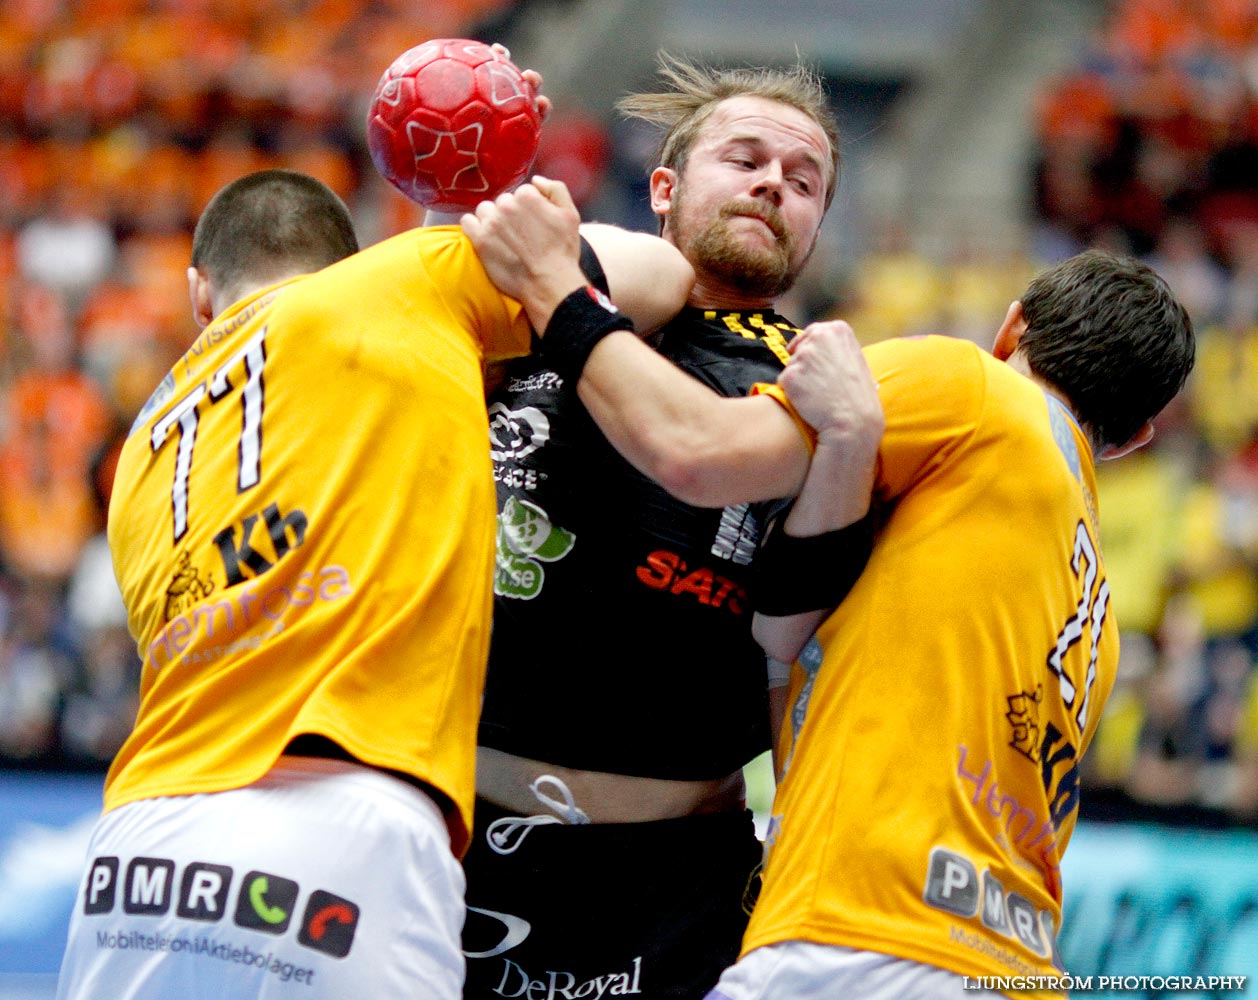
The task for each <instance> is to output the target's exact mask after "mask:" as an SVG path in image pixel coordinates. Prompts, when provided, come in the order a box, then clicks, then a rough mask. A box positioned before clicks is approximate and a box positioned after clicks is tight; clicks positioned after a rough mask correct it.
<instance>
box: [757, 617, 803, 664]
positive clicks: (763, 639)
mask: <svg viewBox="0 0 1258 1000" xmlns="http://www.w3.org/2000/svg"><path fill="white" fill-rule="evenodd" d="M786 622H787V620H786V619H783V618H777V617H771V616H769V615H762V614H755V615H753V616H752V619H751V637H752V638H753V639H755V640H756V642H757V643H759V644H760V648H761V649H763V650H764V652H765V655H767V656H771V657H772V658H773V659H775V660H780V661H781V662H783V663H794V662H795V660H796V658H797V657H798V656H799V652H800V650H801V649H803V648H804V643H805V642H806V641H807V636H800V635H799V633H798V632H797V631H796V630H794V629H790V628H787V627H785V626H786Z"/></svg>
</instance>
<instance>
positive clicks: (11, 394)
mask: <svg viewBox="0 0 1258 1000" xmlns="http://www.w3.org/2000/svg"><path fill="white" fill-rule="evenodd" d="M593 5H594V3H593V0H590V2H589V3H586V4H585V5H584V6H585V7H586V9H587V11H588V10H589V9H590V8H591V7H592V6H593ZM691 6H692V7H693V6H694V5H693V4H692V5H691ZM922 6H923V7H928V6H930V5H929V4H923V5H922ZM976 6H977V7H978V8H980V10H979V13H980V14H981V13H982V9H983V8H984V6H985V5H984V4H982V3H978V4H976ZM1001 6H1002V5H999V4H997V5H994V6H993V5H991V4H988V5H986V9H988V10H989V11H990V10H992V9H999V8H1000V7H1001ZM1014 6H1016V5H1014ZM542 7H544V8H545V9H541V8H542ZM581 7H582V4H581V3H579V2H577V0H551V2H550V3H548V4H544V5H539V4H538V3H525V2H509V0H439V2H438V0H426V2H423V3H418V2H413V0H388V2H377V3H373V4H362V3H354V2H350V0H253V2H252V3H250V4H241V3H238V2H236V0H6V2H5V3H4V5H3V7H2V8H0V764H2V765H3V766H7V767H9V768H18V769H32V768H48V769H61V770H64V769H93V770H99V769H103V768H104V767H105V766H107V764H108V761H109V760H110V759H111V757H112V755H113V753H114V752H115V750H116V749H117V747H118V746H119V743H120V741H121V740H122V739H123V737H124V736H125V734H126V733H127V731H128V730H129V727H130V725H131V721H132V718H133V716H134V712H135V707H136V687H137V682H138V672H139V662H138V659H137V657H136V653H135V649H134V646H133V644H132V642H131V640H130V638H129V636H128V634H127V629H126V622H125V616H124V613H123V610H122V606H121V601H120V598H119V596H118V594H117V588H116V585H115V584H114V581H113V574H112V568H111V565H110V561H109V556H108V551H107V548H106V546H105V543H104V540H103V534H102V532H103V525H104V518H105V512H106V508H107V504H108V500H109V492H110V485H111V482H112V474H113V462H114V459H115V456H116V451H117V449H118V447H119V445H120V442H121V440H122V438H123V437H124V436H125V434H126V431H127V428H128V427H129V425H130V423H131V421H132V419H133V417H134V415H135V414H136V412H137V411H138V410H139V408H140V406H141V405H142V403H143V402H144V400H145V399H146V397H147V396H148V394H149V392H150V391H151V389H152V388H153V387H154V386H155V385H156V384H157V382H158V381H159V379H160V378H161V376H162V375H163V374H164V373H165V371H166V369H167V368H168V367H169V366H170V365H171V364H172V363H173V361H174V360H175V359H176V358H178V356H179V355H180V354H181V353H182V352H183V350H184V349H185V347H187V346H188V345H189V344H190V343H191V341H192V339H193V337H194V333H195V327H194V325H193V323H192V319H191V315H190V310H189V306H188V303H187V287H186V281H185V278H184V269H185V267H186V266H187V261H188V256H189V250H190V244H191V231H192V226H193V223H194V222H195V220H196V218H197V215H198V213H199V212H200V210H201V209H202V207H203V206H204V205H205V203H206V201H207V200H208V199H209V197H210V196H211V195H212V194H213V193H214V192H215V191H216V190H217V189H218V188H219V187H220V186H221V185H222V184H224V183H226V182H227V181H229V180H231V179H233V178H235V177H237V176H239V175H240V174H243V173H245V172H248V171H250V170H253V169H257V168H260V167H265V166H285V167H291V168H295V169H299V170H304V171H307V172H309V173H312V174H314V175H315V176H317V177H319V178H321V179H322V180H324V181H325V182H327V183H328V184H329V185H331V187H332V188H333V189H334V190H336V191H337V192H338V193H339V194H340V195H341V196H342V197H343V198H344V199H345V200H346V202H347V203H348V204H349V205H350V207H351V209H352V211H353V213H354V216H355V220H356V224H357V226H358V230H359V236H360V240H361V241H362V242H363V243H364V244H370V243H373V242H375V241H377V240H379V239H381V238H384V237H386V236H389V235H392V234H393V233H396V232H399V231H401V230H402V229H405V228H407V227H409V226H413V225H415V224H417V223H418V222H419V221H420V214H419V211H418V210H417V209H416V208H415V206H413V205H411V204H409V203H408V202H406V201H405V200H404V199H402V198H401V196H400V195H398V194H396V193H395V192H394V191H393V190H392V189H391V188H389V187H388V186H387V185H385V184H384V183H383V182H382V181H380V180H379V179H378V177H377V176H376V175H375V172H374V170H373V169H372V167H371V164H370V160H369V158H368V156H367V153H366V149H365V144H364V118H365V111H366V107H367V102H368V99H369V97H370V94H371V91H372V89H373V88H374V86H375V84H376V81H377V79H378V77H379V75H380V73H381V72H382V71H383V69H384V68H385V67H386V66H388V64H389V63H390V62H391V61H392V60H393V58H394V57H395V56H396V55H398V54H399V53H400V52H401V51H402V50H404V49H406V48H409V47H411V46H412V45H416V44H419V43H420V42H422V41H424V40H426V39H428V38H433V37H450V36H468V37H479V38H482V39H483V40H486V41H505V42H507V43H508V44H512V42H513V39H515V38H517V37H519V38H521V39H522V42H523V45H524V47H523V48H520V47H514V46H513V51H514V54H515V55H516V57H517V60H518V61H519V62H521V63H522V64H524V65H534V66H535V68H537V69H539V70H541V71H542V72H543V74H547V73H548V71H549V70H548V64H547V62H546V61H545V59H544V58H543V57H542V56H541V55H538V56H537V61H536V62H530V61H529V60H528V59H527V58H525V57H524V56H527V55H529V54H530V49H529V41H528V38H529V36H528V35H527V34H523V35H521V34H520V33H521V31H522V26H527V25H528V24H529V23H530V19H531V18H535V17H536V18H542V17H545V18H548V19H549V21H548V23H559V22H557V21H556V19H560V20H561V19H562V18H563V17H564V16H566V15H568V14H569V13H572V15H573V16H577V15H578V14H579V13H580V12H579V8H581ZM1003 8H1004V10H1005V11H1006V12H1008V11H1009V10H1010V9H1012V8H1011V7H1010V5H1008V4H1004V5H1003ZM1080 9H1087V10H1088V11H1090V12H1091V13H1092V17H1091V18H1090V19H1089V20H1088V29H1087V30H1086V31H1085V32H1080V33H1079V34H1078V38H1079V40H1078V43H1077V44H1073V43H1072V45H1071V47H1070V51H1069V52H1068V53H1067V54H1066V55H1065V57H1064V58H1060V59H1058V60H1057V62H1056V64H1055V65H1054V67H1053V69H1052V71H1051V72H1045V73H1043V74H1041V75H1038V76H1037V77H1036V78H1035V79H1034V80H1033V81H1031V82H1030V84H1029V89H1028V93H1029V94H1030V100H1029V103H1028V104H1027V106H1026V122H1025V141H1023V142H1021V143H1020V145H1019V147H1018V150H1017V152H1018V155H1017V157H1016V162H1013V163H1011V164H1009V165H1008V170H1009V171H1011V172H1012V175H1013V177H1014V180H1013V181H1012V182H1011V183H1012V185H1013V190H1015V191H1016V192H1017V196H1018V197H1017V199H1016V204H1015V205H1014V206H1013V208H1010V207H1009V206H1004V207H1003V208H1002V209H1001V211H1002V212H1003V213H1004V214H1005V215H1009V216H1012V217H1010V218H1006V219H1004V222H1005V225H1003V226H1000V227H991V226H984V225H981V224H975V223H974V220H973V219H971V220H969V224H965V223H964V222H957V223H956V224H951V223H950V224H947V225H942V226H941V225H940V224H939V219H938V218H935V219H933V220H924V218H923V214H922V209H921V206H920V204H919V203H916V202H914V203H912V204H910V203H908V202H905V201H901V203H899V204H897V202H896V199H894V198H891V199H888V198H886V197H882V198H872V197H871V204H872V205H873V207H870V208H868V209H866V208H865V207H864V205H863V203H862V191H866V192H871V193H877V192H879V191H884V192H885V187H886V185H885V184H881V186H880V175H879V174H878V171H879V170H880V169H881V168H880V166H879V160H878V158H877V156H876V154H874V153H870V152H866V150H868V149H871V148H872V147H873V146H874V145H875V144H877V143H878V142H879V141H880V140H882V139H884V138H885V137H886V136H888V135H890V134H894V130H895V127H896V126H895V121H896V117H895V116H896V112H897V105H898V103H899V102H902V101H905V100H909V99H911V98H912V95H913V92H914V81H913V80H912V79H894V78H888V77H887V76H886V75H885V74H881V75H880V74H878V73H872V74H865V75H863V76H862V74H860V73H859V72H857V73H853V72H851V71H850V70H849V71H843V70H842V69H840V70H834V69H833V68H832V67H830V66H828V65H827V64H826V62H825V61H824V60H823V59H814V58H812V57H811V56H809V58H808V61H811V62H814V63H816V64H817V65H818V68H820V69H821V70H822V72H823V73H825V74H826V75H827V77H828V79H829V81H830V83H831V84H832V94H833V96H834V100H835V105H836V110H837V111H838V112H839V114H840V118H841V120H842V121H843V122H844V123H845V130H846V135H845V154H846V155H847V158H848V166H847V168H846V171H847V174H846V175H845V180H844V185H845V186H844V188H843V189H841V190H842V191H846V194H844V195H842V196H841V197H840V199H839V202H838V204H837V207H836V210H835V212H834V213H833V218H832V220H831V224H829V225H828V227H827V230H826V232H825V234H824V236H823V239H822V240H821V242H820V244H819V247H818V250H817V253H816V254H815V256H814V258H813V260H812V262H811V263H810V265H809V268H808V270H807V272H806V274H805V276H804V279H803V280H802V281H801V283H800V285H799V286H798V287H797V288H796V289H795V290H793V291H792V293H791V294H790V296H789V298H788V301H787V302H786V303H784V305H783V310H782V311H783V312H785V313H786V314H787V315H790V316H791V317H792V318H795V319H797V320H798V321H800V322H804V321H808V320H812V319H817V318H823V317H831V316H838V317H842V318H845V319H848V320H849V321H850V322H852V324H853V326H854V327H855V328H856V329H857V332H858V334H859V335H860V336H861V337H862V339H864V340H865V341H867V342H872V341H875V340H878V339H882V338H885V337H895V336H903V335H906V334H918V333H928V332H929V333H943V334H947V335H951V336H958V337H966V338H969V339H972V340H974V341H976V342H978V343H980V344H983V345H984V346H988V345H989V342H990V337H991V336H992V335H993V334H994V332H995V330H996V328H997V326H998V325H999V322H1000V320H1001V318H1002V317H1003V316H1004V312H1005V309H1006V307H1007V306H1008V304H1009V302H1010V301H1012V300H1013V299H1014V298H1016V297H1017V295H1018V294H1019V293H1020V292H1021V290H1022V289H1023V288H1024V287H1025V285H1026V282H1027V280H1028V278H1029V277H1030V276H1031V275H1032V274H1034V273H1035V271H1036V270H1037V269H1038V268H1039V267H1042V266H1044V265H1046V264H1048V263H1051V262H1053V261H1055V260H1058V259H1061V258H1062V257H1064V256H1067V255H1069V254H1071V253H1073V252H1075V251H1077V250H1079V249H1081V248H1083V247H1086V246H1105V247H1108V248H1111V249H1115V250H1120V251H1123V252H1128V253H1132V254H1135V255H1137V256H1139V257H1141V258H1143V259H1145V260H1146V261H1148V262H1149V263H1150V264H1152V265H1153V266H1154V267H1155V268H1156V269H1157V270H1158V271H1159V272H1160V273H1162V274H1163V275H1164V276H1165V277H1166V279H1167V280H1168V281H1169V282H1170V283H1171V285H1172V286H1173V287H1174V288H1175V289H1176V291H1177V292H1178V293H1179V294H1180V296H1181V297H1182V298H1183V300H1184V302H1185V304H1186V305H1187V306H1188V308H1189V309H1190V311H1191V312H1192V314H1193V316H1194V319H1195V321H1196V323H1197V326H1198V331H1199V335H1200V346H1199V352H1198V363H1197V371H1196V373H1195V375H1194V377H1193V380H1192V383H1191V385H1190V386H1189V387H1188V389H1187V390H1186V391H1185V393H1184V394H1183V395H1182V396H1181V398H1180V399H1178V400H1177V401H1176V403H1175V404H1173V405H1172V407H1171V409H1170V410H1169V411H1168V412H1167V413H1166V414H1165V415H1164V416H1163V417H1162V418H1161V419H1160V421H1159V422H1158V435H1157V438H1156V440H1155V442H1154V444H1153V445H1152V446H1151V447H1150V448H1148V449H1146V450H1144V451H1142V452H1140V453H1138V454H1137V455H1135V456H1132V457H1130V458H1127V459H1125V460H1124V461H1122V462H1119V463H1114V464H1108V465H1104V466H1102V468H1101V469H1100V480H1101V512H1102V513H1101V518H1102V535H1103V544H1104V549H1105V554H1106V561H1107V566H1108V569H1109V573H1110V577H1111V582H1112V586H1113V591H1114V593H1115V598H1114V602H1115V605H1114V606H1115V612H1116V614H1117V615H1118V619H1119V622H1120V625H1121V626H1122V628H1123V636H1124V646H1123V655H1122V661H1121V668H1120V678H1119V683H1118V686H1117V688H1116V690H1115V693H1114V695H1113V697H1112V699H1111V702H1110V705H1109V707H1108V710H1107V713H1106V716H1105V718H1104V721H1103V723H1102V726H1101V730H1100V733H1099V736H1098V739H1097V743H1096V745H1095V746H1094V748H1093V751H1092V753H1091V756H1090V759H1089V761H1088V773H1087V782H1088V786H1087V789H1088V790H1087V793H1086V794H1085V797H1084V807H1083V809H1084V815H1085V816H1103V815H1111V816H1119V817H1122V816H1126V817H1142V818H1149V817H1156V818H1162V819H1167V820H1172V821H1181V822H1190V823H1199V824H1208V825H1226V824H1243V825H1249V826H1258V2H1256V0H1115V2H1111V3H1096V4H1084V5H1082V7H1080ZM1072 37H1073V36H1072ZM660 44H662V45H666V46H667V45H668V44H669V39H667V38H664V39H661V40H660ZM533 51H535V52H538V53H541V52H544V51H545V50H543V49H534V50H533ZM550 51H554V50H553V49H552V50H550ZM652 51H653V49H652ZM685 51H686V52H687V54H689V55H692V56H694V57H697V58H700V59H704V58H707V57H708V56H707V53H705V52H704V51H703V49H702V48H694V47H687V48H686V50H685ZM649 56H650V53H649V52H648V53H647V58H646V60H645V61H644V62H643V64H642V65H640V66H637V67H636V68H635V69H634V70H633V72H632V74H630V76H631V78H632V79H633V80H634V82H635V83H636V84H637V85H639V86H643V85H645V86H649V85H650V74H651V69H652V67H651V65H650V58H649ZM776 58H777V60H778V61H781V60H783V59H785V60H793V58H794V52H793V51H792V50H791V49H790V48H786V49H785V50H783V51H779V52H777V54H776ZM710 61H718V62H719V61H731V60H725V58H724V56H722V57H721V58H718V59H712V60H710ZM742 61H743V62H759V63H766V62H772V61H774V60H773V59H772V58H769V57H768V55H766V54H764V53H760V52H754V53H752V55H751V56H749V57H748V58H746V59H744V60H742ZM559 77H560V87H559V91H558V92H557V93H555V94H554V96H555V97H556V103H557V110H556V112H555V114H554V115H553V116H552V119H551V121H550V122H548V124H547V127H546V130H545V134H544V137H543V142H542V148H541V151H540V153H539V160H538V164H537V167H536V169H537V171H538V172H540V173H545V174H547V175H549V176H552V177H558V178H561V179H563V180H565V181H566V182H567V183H568V184H569V186H570V188H571V189H572V191H573V194H574V196H575V197H576V199H577V201H578V203H579V204H580V205H581V206H582V207H583V209H584V210H585V213H586V215H587V217H591V218H599V219H602V220H603V221H609V222H618V223H621V224H624V225H629V226H632V227H634V228H640V229H645V230H653V219H652V217H651V216H650V213H649V211H648V210H647V207H646V202H645V179H646V174H647V171H648V169H649V166H650V165H651V163H652V162H653V160H652V156H653V154H654V138H655V137H654V136H653V135H651V134H650V133H649V132H644V131H643V130H642V129H640V128H635V127H631V126H630V125H628V124H626V123H625V122H623V121H620V120H618V119H617V118H616V117H615V115H614V113H613V112H612V110H611V106H610V101H606V102H603V103H601V104H600V103H599V101H598V100H588V101H586V102H584V103H582V102H580V101H576V100H569V101H566V102H565V100H564V99H563V98H564V97H565V96H567V95H566V94H565V89H566V86H565V84H564V81H563V74H562V73H560V74H559ZM548 79H549V78H548ZM616 79H620V77H617V78H616ZM590 93H591V91H587V92H586V96H587V97H589V96H590ZM928 221H933V222H934V225H928V224H926V223H927V222H928ZM1011 234H1013V235H1011ZM1010 516H1011V517H1016V516H1017V513H1016V511H1011V512H1010Z"/></svg>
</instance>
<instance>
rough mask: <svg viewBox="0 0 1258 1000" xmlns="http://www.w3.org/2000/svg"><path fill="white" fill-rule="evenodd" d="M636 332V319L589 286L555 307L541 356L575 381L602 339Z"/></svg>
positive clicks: (560, 372)
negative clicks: (634, 328)
mask: <svg viewBox="0 0 1258 1000" xmlns="http://www.w3.org/2000/svg"><path fill="white" fill-rule="evenodd" d="M632 329H633V320H631V319H630V318H629V317H628V316H626V315H625V314H624V313H622V312H621V311H620V310H619V309H617V308H616V307H615V306H614V305H612V303H611V300H610V299H608V298H607V296H606V295H604V294H603V293H602V292H600V291H598V290H597V289H595V288H592V287H590V286H589V285H586V286H585V287H584V288H578V289H577V290H576V291H575V292H573V293H572V294H571V295H569V296H568V297H567V298H565V299H564V300H563V301H562V302H560V303H559V305H558V306H557V307H556V308H555V311H554V313H553V314H552V315H551V317H550V322H549V323H547V324H546V333H545V335H544V336H543V337H542V343H541V346H540V347H539V348H538V354H540V355H541V356H542V357H543V358H545V359H546V362H547V363H548V364H549V365H550V366H551V367H552V368H553V369H554V370H555V371H556V372H558V373H559V374H560V375H561V376H563V378H564V379H565V380H571V381H573V382H575V381H576V380H577V379H579V378H580V377H581V369H583V368H584V367H585V362H586V361H587V360H588V359H589V357H590V352H591V351H593V350H594V348H595V346H596V345H597V344H598V342H599V341H600V340H602V339H603V338H604V337H606V336H607V335H608V334H609V333H613V332H614V331H616V330H632Z"/></svg>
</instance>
